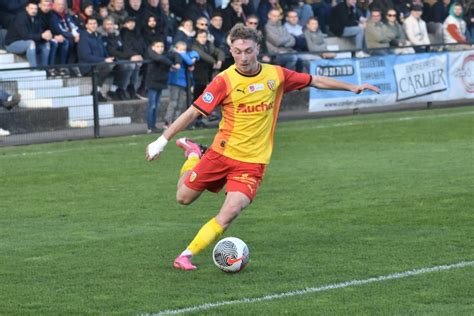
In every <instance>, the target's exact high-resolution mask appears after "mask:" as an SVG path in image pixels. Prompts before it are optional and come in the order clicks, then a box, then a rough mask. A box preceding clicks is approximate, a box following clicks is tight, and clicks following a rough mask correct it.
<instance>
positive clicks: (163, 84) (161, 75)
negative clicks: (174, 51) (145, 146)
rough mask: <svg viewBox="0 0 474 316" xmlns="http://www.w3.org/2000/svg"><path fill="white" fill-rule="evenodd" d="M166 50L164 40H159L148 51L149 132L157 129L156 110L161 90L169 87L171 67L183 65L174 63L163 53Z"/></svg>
mask: <svg viewBox="0 0 474 316" xmlns="http://www.w3.org/2000/svg"><path fill="white" fill-rule="evenodd" d="M164 50H165V44H164V43H163V41H157V42H154V43H152V45H151V46H150V47H148V51H147V55H148V57H149V59H151V62H150V64H149V65H148V70H147V76H146V86H147V89H148V110H147V126H148V130H147V132H148V133H152V132H154V131H156V112H158V109H159V107H160V98H161V92H162V91H163V89H166V88H167V87H168V72H169V70H170V69H171V68H173V69H179V68H180V67H181V65H180V64H175V65H173V62H172V61H171V60H170V59H169V58H168V57H167V56H165V55H163V52H164Z"/></svg>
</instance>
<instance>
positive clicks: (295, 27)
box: [284, 10, 308, 52]
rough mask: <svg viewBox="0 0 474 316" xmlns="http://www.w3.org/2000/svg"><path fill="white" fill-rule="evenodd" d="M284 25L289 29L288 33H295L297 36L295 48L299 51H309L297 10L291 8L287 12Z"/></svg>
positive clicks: (294, 35)
mask: <svg viewBox="0 0 474 316" xmlns="http://www.w3.org/2000/svg"><path fill="white" fill-rule="evenodd" d="M284 26H285V28H286V29H287V30H288V33H290V34H291V35H293V37H294V38H295V46H294V48H295V49H296V50H297V51H299V52H307V51H308V45H307V44H306V38H305V36H304V34H303V27H302V26H301V25H300V24H299V18H298V13H296V11H294V10H290V11H288V12H287V13H286V22H285V24H284Z"/></svg>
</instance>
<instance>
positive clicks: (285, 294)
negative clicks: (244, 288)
mask: <svg viewBox="0 0 474 316" xmlns="http://www.w3.org/2000/svg"><path fill="white" fill-rule="evenodd" d="M469 266H474V261H462V262H459V263H454V264H449V265H441V266H435V267H429V268H421V269H414V270H409V271H405V272H398V273H393V274H388V275H382V276H378V277H373V278H368V279H364V280H351V281H346V282H341V283H333V284H327V285H323V286H320V287H310V288H305V289H302V290H294V291H289V292H283V293H275V294H269V295H265V296H260V297H254V298H247V297H244V298H241V299H238V300H231V301H220V302H214V303H205V304H201V305H195V306H190V307H185V308H179V309H168V310H164V311H160V312H158V313H151V314H149V313H146V314H140V315H142V316H159V315H176V314H184V313H192V312H201V311H205V310H209V309H213V308H218V307H222V306H228V305H235V304H252V303H258V302H265V301H273V300H277V299H281V298H286V297H292V296H299V295H305V294H310V293H318V292H325V291H329V290H334V289H342V288H346V287H350V286H356V285H365V284H369V283H376V282H385V281H388V280H394V279H403V278H407V277H411V276H416V275H420V274H425V273H431V272H438V271H445V270H451V269H462V268H465V267H469Z"/></svg>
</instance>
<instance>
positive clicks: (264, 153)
mask: <svg viewBox="0 0 474 316" xmlns="http://www.w3.org/2000/svg"><path fill="white" fill-rule="evenodd" d="M229 36H230V42H231V46H230V51H231V53H232V57H233V58H234V61H235V64H234V65H232V66H230V67H229V68H228V69H227V70H225V71H223V72H221V73H220V74H219V75H217V76H216V77H215V78H214V80H212V82H211V83H210V84H209V85H208V86H207V88H206V89H205V90H204V92H203V93H202V95H201V96H200V97H199V98H197V99H196V100H195V101H194V103H193V104H192V106H191V107H189V109H188V110H186V111H185V112H184V113H183V114H181V116H179V117H178V119H177V120H176V121H175V122H173V124H171V126H170V127H169V128H168V129H167V130H166V131H165V132H164V133H163V135H161V136H160V137H159V138H158V139H157V140H156V141H154V142H152V143H150V144H149V145H148V146H147V148H146V159H147V160H148V161H151V160H155V159H157V158H158V157H159V155H160V153H161V152H162V151H163V150H164V148H165V146H166V144H167V143H168V141H169V140H170V139H172V138H173V136H175V135H176V134H177V133H178V132H180V131H182V130H183V129H185V128H186V127H187V126H188V125H189V124H190V123H192V122H193V121H194V120H195V119H196V118H197V117H199V116H200V115H204V116H207V115H209V114H210V113H212V110H213V109H214V108H215V107H216V106H218V105H221V106H222V120H221V122H220V124H219V131H218V132H217V135H216V136H215V139H214V142H213V143H212V145H211V147H210V148H209V149H208V150H207V151H206V152H205V154H202V152H201V148H200V146H199V145H198V144H196V143H194V142H193V141H191V140H190V139H187V138H180V139H178V140H177V141H176V144H177V145H178V146H179V147H181V148H182V149H184V155H185V157H186V161H185V163H184V165H183V167H182V168H181V172H180V178H179V181H178V190H177V193H176V199H177V201H178V203H180V204H184V205H188V204H190V203H192V202H193V201H194V200H196V199H197V198H198V197H199V196H200V195H201V193H202V192H203V191H204V190H209V191H211V192H218V191H220V190H221V189H222V188H223V187H224V185H225V186H226V198H225V201H224V204H223V205H222V207H221V209H220V211H219V212H218V214H217V216H215V217H213V218H212V219H211V220H210V221H209V222H207V223H206V224H205V225H204V226H202V228H201V229H200V230H199V232H198V233H197V235H196V236H195V238H194V239H193V240H192V241H191V243H190V244H189V245H188V247H187V248H186V249H185V250H184V251H183V252H182V253H181V254H180V255H179V256H178V257H177V258H176V259H175V261H174V263H173V266H174V267H175V268H177V269H182V270H194V269H196V266H195V265H193V264H192V261H191V260H192V258H193V256H195V255H197V254H198V253H200V252H201V251H202V250H204V249H205V248H206V247H208V246H209V245H210V244H211V243H213V242H214V241H215V240H216V239H217V238H218V237H219V236H221V235H222V234H223V233H224V231H225V230H226V229H227V228H228V227H229V225H230V224H231V223H232V221H233V220H234V219H235V218H236V217H237V216H238V215H239V214H240V213H241V212H242V210H243V209H244V208H245V207H247V206H248V205H249V204H250V203H251V202H252V200H253V199H254V198H255V195H256V193H257V190H258V187H259V185H260V182H261V181H262V177H263V174H264V172H265V168H266V166H267V164H268V163H269V162H270V156H271V154H272V149H273V134H274V131H275V127H276V122H277V117H278V112H279V109H280V103H281V99H282V97H283V94H284V93H285V92H287V91H292V90H296V89H302V88H304V87H307V86H312V87H316V88H319V89H337V90H347V91H352V92H354V93H361V92H362V91H364V90H372V91H374V92H377V93H379V92H380V90H379V89H378V88H377V87H374V86H372V85H370V84H362V85H352V84H349V83H345V82H341V81H337V80H335V79H331V78H327V77H321V76H311V75H309V74H305V73H298V72H294V71H291V70H288V69H286V68H283V67H280V66H275V65H269V64H262V63H259V62H258V61H257V56H258V54H259V42H260V40H261V39H260V38H259V35H258V33H257V32H256V31H255V30H253V29H251V28H248V27H245V26H243V25H242V24H237V25H235V26H234V27H233V28H232V30H231V31H230V35H229Z"/></svg>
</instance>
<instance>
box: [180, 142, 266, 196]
mask: <svg viewBox="0 0 474 316" xmlns="http://www.w3.org/2000/svg"><path fill="white" fill-rule="evenodd" d="M265 168H266V165H265V164H259V163H249V162H242V161H238V160H235V159H232V158H229V157H225V156H223V155H221V154H219V153H217V152H215V151H214V150H212V149H208V150H207V152H206V153H205V154H204V156H202V158H201V160H200V161H199V163H198V164H197V165H196V166H195V167H194V168H193V170H192V172H191V173H190V174H189V176H188V177H187V178H186V179H185V180H184V183H185V184H186V186H187V187H189V188H191V189H193V190H196V191H204V190H209V191H211V192H219V191H220V190H221V189H222V188H223V187H224V185H226V192H235V191H237V192H241V193H243V194H245V195H246V196H248V198H249V199H250V200H251V201H252V200H253V199H254V198H255V195H256V194H257V190H258V186H259V185H260V182H261V181H262V178H263V174H264V172H265Z"/></svg>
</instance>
